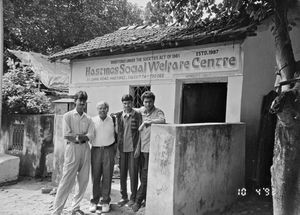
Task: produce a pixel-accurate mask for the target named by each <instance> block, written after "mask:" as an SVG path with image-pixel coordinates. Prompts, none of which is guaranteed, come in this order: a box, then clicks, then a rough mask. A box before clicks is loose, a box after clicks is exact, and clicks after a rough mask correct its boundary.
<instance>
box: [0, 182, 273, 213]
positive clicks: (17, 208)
mask: <svg viewBox="0 0 300 215" xmlns="http://www.w3.org/2000/svg"><path fill="white" fill-rule="evenodd" d="M50 184H51V183H50V182H49V181H40V180H35V179H30V178H25V179H22V180H21V181H19V182H18V183H16V184H12V185H5V186H2V187H0V215H50V214H51V211H52V203H53V200H54V196H53V195H50V194H42V192H41V188H43V187H49V186H50ZM90 189H91V187H88V190H90ZM89 197H90V192H89V191H87V194H86V196H85V198H84V199H83V201H82V204H81V205H82V206H81V209H82V210H83V211H85V212H86V213H87V212H88V207H89ZM111 197H112V210H111V212H110V213H108V214H109V215H119V214H126V215H127V214H128V215H134V214H135V215H143V214H144V213H145V208H141V209H140V211H139V212H138V213H134V212H132V211H131V210H130V209H129V208H127V207H126V206H123V207H118V206H117V205H116V204H115V202H117V201H118V200H119V198H120V194H119V181H118V180H114V183H113V185H112V196H111ZM70 199H71V198H69V200H68V202H67V204H66V209H65V210H64V213H63V215H67V214H70V213H69V211H70V203H71V202H70ZM87 214H88V215H92V213H87ZM221 214H223V215H239V214H241V215H248V214H251V215H272V202H271V199H270V198H268V199H265V198H261V197H258V196H253V195H252V196H246V197H243V198H241V199H240V200H239V201H238V202H236V203H235V204H234V205H233V206H232V207H231V208H230V209H228V210H227V211H226V212H222V213H221Z"/></svg>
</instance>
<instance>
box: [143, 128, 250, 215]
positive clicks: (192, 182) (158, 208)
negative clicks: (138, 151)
mask: <svg viewBox="0 0 300 215" xmlns="http://www.w3.org/2000/svg"><path fill="white" fill-rule="evenodd" d="M150 151H151V153H150V157H149V173H148V190H147V204H146V215H148V214H149V215H151V214H157V215H159V214H163V215H168V214H170V215H175V214H221V211H222V209H224V208H225V207H226V206H229V205H230V204H232V203H233V202H234V201H235V200H236V199H237V198H238V189H241V188H242V187H243V186H244V172H245V165H244V160H245V126H244V124H241V123H235V124H234V123H233V124H224V123H207V124H181V125H178V124H172V125H153V127H152V128H151V143H150ZM157 179H159V180H157Z"/></svg>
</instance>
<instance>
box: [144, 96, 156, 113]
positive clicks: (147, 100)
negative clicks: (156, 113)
mask: <svg viewBox="0 0 300 215" xmlns="http://www.w3.org/2000/svg"><path fill="white" fill-rule="evenodd" d="M143 105H144V107H145V108H146V110H147V111H151V110H152V108H153V107H154V100H153V99H152V98H144V101H143Z"/></svg>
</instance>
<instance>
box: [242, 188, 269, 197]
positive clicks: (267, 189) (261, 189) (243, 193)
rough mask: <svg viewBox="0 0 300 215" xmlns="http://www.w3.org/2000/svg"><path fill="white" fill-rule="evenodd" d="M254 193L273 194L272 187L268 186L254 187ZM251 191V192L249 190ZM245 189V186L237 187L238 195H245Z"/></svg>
mask: <svg viewBox="0 0 300 215" xmlns="http://www.w3.org/2000/svg"><path fill="white" fill-rule="evenodd" d="M254 191H255V192H254V193H255V194H257V195H259V196H270V195H272V196H273V194H274V190H273V189H272V188H269V187H262V188H256V189H255V190H254ZM251 193H252V192H251ZM247 194H248V193H247V189H246V188H244V187H243V188H239V189H238V190H237V195H238V196H247Z"/></svg>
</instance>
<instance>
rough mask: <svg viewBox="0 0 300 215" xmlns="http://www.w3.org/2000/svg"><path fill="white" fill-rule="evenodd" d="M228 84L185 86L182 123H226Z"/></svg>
mask: <svg viewBox="0 0 300 215" xmlns="http://www.w3.org/2000/svg"><path fill="white" fill-rule="evenodd" d="M226 98H227V83H197V84H184V85H183V90H182V109H181V110H182V111H181V123H203V122H225V117H226Z"/></svg>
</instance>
